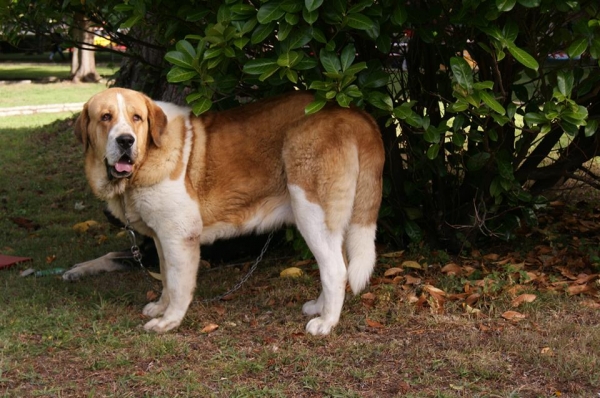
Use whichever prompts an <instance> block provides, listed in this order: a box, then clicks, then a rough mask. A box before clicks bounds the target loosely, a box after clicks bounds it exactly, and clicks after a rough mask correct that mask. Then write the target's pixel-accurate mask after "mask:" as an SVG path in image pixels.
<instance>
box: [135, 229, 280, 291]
mask: <svg viewBox="0 0 600 398" xmlns="http://www.w3.org/2000/svg"><path fill="white" fill-rule="evenodd" d="M126 221H127V223H126V224H125V231H127V235H128V236H129V240H130V241H131V254H132V256H133V259H134V260H135V262H136V263H138V265H139V266H140V268H141V269H142V270H143V271H144V275H146V278H147V279H148V280H149V282H150V284H151V285H152V289H153V290H156V289H154V286H155V283H154V282H155V281H154V280H153V279H152V277H151V275H150V271H149V270H148V269H147V268H146V267H144V264H143V263H142V253H141V251H140V248H139V246H138V245H137V242H136V239H135V231H134V230H133V228H131V225H129V219H127V218H126ZM274 233H275V232H274V231H273V232H271V233H270V234H269V237H268V238H267V241H266V242H265V245H264V246H263V248H262V250H261V252H260V254H259V255H258V257H256V260H254V263H253V264H252V266H251V267H250V269H249V270H248V272H247V273H246V275H244V276H243V277H242V279H240V280H239V282H238V283H237V284H236V285H235V286H233V287H232V288H231V289H229V290H228V291H226V292H225V293H223V294H220V295H218V296H215V297H212V298H209V299H204V300H202V302H203V303H213V302H215V301H220V300H221V299H223V298H224V297H227V296H229V295H230V294H232V293H234V292H236V291H238V290H239V289H240V288H241V287H242V285H244V283H246V281H247V280H248V279H250V277H251V276H252V274H253V273H254V271H255V270H256V267H257V266H258V264H259V263H260V262H261V261H262V259H263V257H264V255H265V253H266V252H267V249H268V248H269V244H270V243H271V239H273V234H274Z"/></svg>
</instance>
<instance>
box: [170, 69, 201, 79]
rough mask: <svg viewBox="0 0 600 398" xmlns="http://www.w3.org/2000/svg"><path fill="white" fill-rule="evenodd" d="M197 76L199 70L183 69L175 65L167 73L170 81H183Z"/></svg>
mask: <svg viewBox="0 0 600 398" xmlns="http://www.w3.org/2000/svg"><path fill="white" fill-rule="evenodd" d="M196 76H198V72H196V71H195V70H189V69H182V68H180V67H178V66H175V67H173V68H171V70H170V71H169V73H167V81H168V82H169V83H181V82H186V81H188V80H190V79H193V78H194V77H196Z"/></svg>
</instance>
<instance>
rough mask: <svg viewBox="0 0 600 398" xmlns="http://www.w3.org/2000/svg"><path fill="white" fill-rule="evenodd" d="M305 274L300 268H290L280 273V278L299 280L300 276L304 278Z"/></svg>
mask: <svg viewBox="0 0 600 398" xmlns="http://www.w3.org/2000/svg"><path fill="white" fill-rule="evenodd" d="M302 274H303V272H302V270H301V269H300V268H298V267H290V268H286V269H284V270H283V271H281V272H280V273H279V276H280V277H281V278H297V277H299V276H302Z"/></svg>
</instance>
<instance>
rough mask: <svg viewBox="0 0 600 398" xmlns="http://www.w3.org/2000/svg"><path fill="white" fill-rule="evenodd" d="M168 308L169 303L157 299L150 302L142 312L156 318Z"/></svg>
mask: <svg viewBox="0 0 600 398" xmlns="http://www.w3.org/2000/svg"><path fill="white" fill-rule="evenodd" d="M166 309H167V304H166V303H164V302H163V301H162V300H158V301H155V302H153V303H148V304H146V306H145V307H144V309H143V310H142V314H144V315H146V316H149V317H150V318H156V317H158V316H161V315H162V314H164V313H165V310H166Z"/></svg>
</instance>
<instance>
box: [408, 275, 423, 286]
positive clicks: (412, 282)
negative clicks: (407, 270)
mask: <svg viewBox="0 0 600 398" xmlns="http://www.w3.org/2000/svg"><path fill="white" fill-rule="evenodd" d="M420 283H421V278H417V277H414V276H412V275H406V284H407V285H418V284H420Z"/></svg>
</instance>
